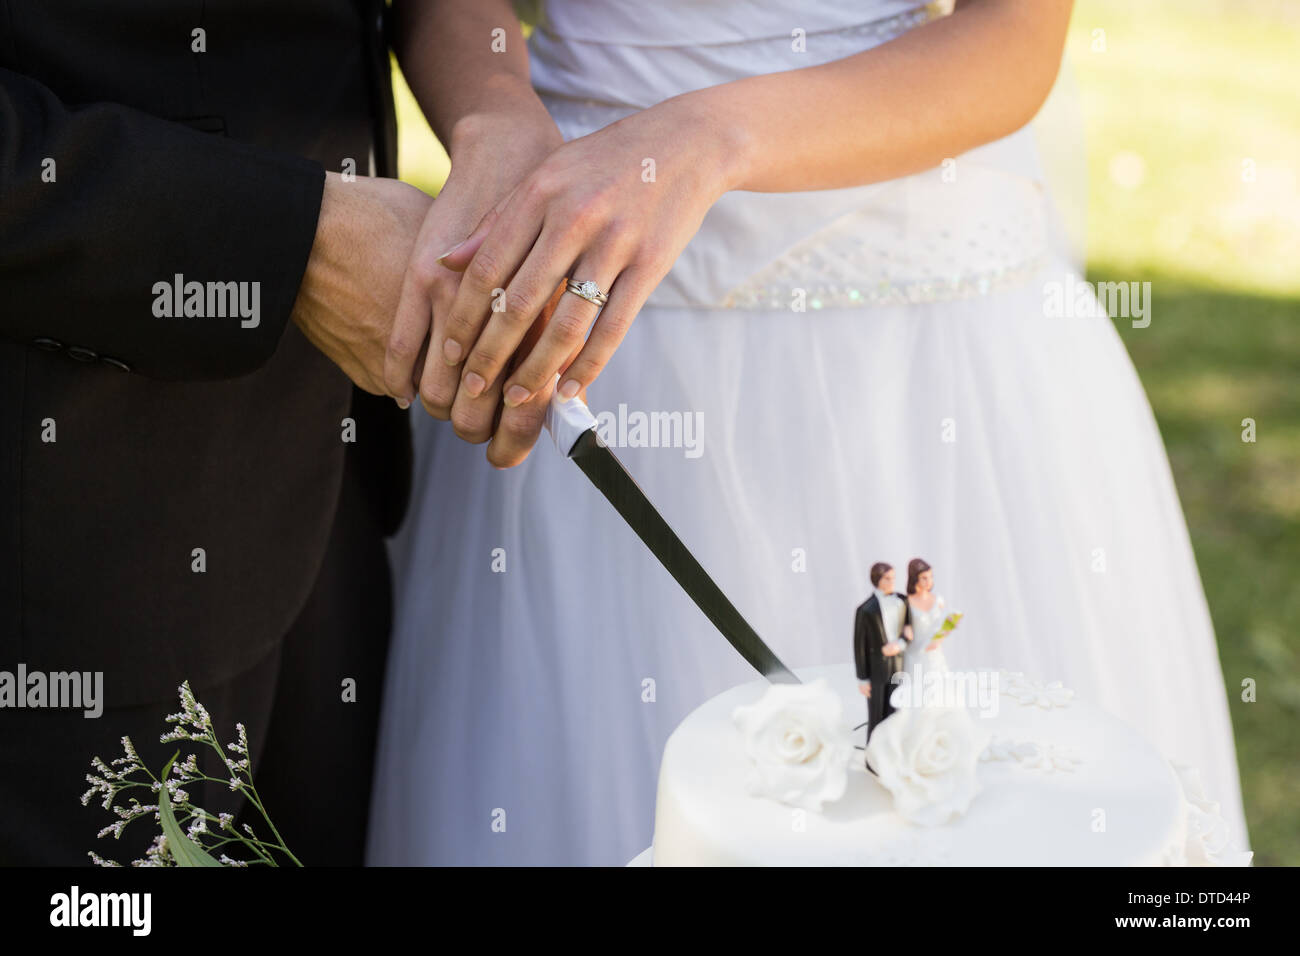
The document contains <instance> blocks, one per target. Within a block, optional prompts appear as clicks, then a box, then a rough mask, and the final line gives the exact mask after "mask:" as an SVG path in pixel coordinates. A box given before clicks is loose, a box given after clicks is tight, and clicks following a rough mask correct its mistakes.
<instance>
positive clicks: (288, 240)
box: [0, 69, 325, 379]
mask: <svg viewBox="0 0 1300 956" xmlns="http://www.w3.org/2000/svg"><path fill="white" fill-rule="evenodd" d="M49 160H52V161H53V165H52V167H51V164H50V163H49V162H48V161H49ZM51 169H52V172H53V181H52V182H47V181H45V179H47V178H49V170H51ZM43 174H44V176H43ZM324 176H325V174H324V170H323V168H322V167H321V166H320V165H319V164H318V163H315V162H311V161H309V160H306V159H302V158H299V157H296V156H291V155H286V154H280V153H275V152H272V151H268V150H265V149H261V148H257V147H253V146H249V145H245V144H242V143H238V142H235V141H234V140H231V139H227V138H225V137H224V136H220V135H215V134H212V133H201V132H197V131H195V130H192V129H189V128H188V127H186V126H184V125H182V124H179V123H172V122H168V121H166V120H161V119H158V118H156V117H153V116H150V115H149V114H147V113H143V112H141V111H139V110H135V109H131V108H129V107H125V106H119V105H115V104H109V103H104V104H94V105H89V106H82V107H77V108H71V107H68V106H65V105H64V104H63V103H61V102H60V101H59V99H58V98H57V97H56V96H55V95H54V94H53V93H52V92H51V91H50V90H49V89H47V88H46V87H44V86H42V85H41V84H40V83H37V82H35V81H34V80H32V79H30V78H29V77H26V76H23V75H21V74H18V73H14V72H12V71H10V70H5V69H0V337H3V338H5V339H8V340H11V341H15V342H20V343H28V344H30V343H32V342H33V341H34V340H37V339H52V340H55V342H57V343H60V344H62V345H65V346H68V347H71V346H77V347H80V348H82V349H88V350H90V351H91V352H93V353H97V354H98V355H100V356H102V357H112V358H115V359H117V360H118V361H120V362H123V363H125V364H126V365H128V366H130V367H131V368H132V369H133V370H135V371H138V372H141V373H143V374H145V375H149V376H152V377H155V378H164V379H208V378H230V377H234V376H237V375H241V374H244V373H247V372H250V371H252V370H254V369H256V368H257V367H259V366H260V365H262V364H263V363H264V362H266V361H267V359H269V358H270V356H271V354H272V353H273V352H274V351H275V348H276V344H277V343H278V342H279V339H280V335H281V333H282V332H283V330H284V325H285V322H286V321H287V320H288V317H289V314H290V312H291V311H292V308H293V303H294V299H295V298H296V297H297V294H298V285H299V284H300V282H301V281H302V275H303V272H304V270H305V268H306V264H307V258H308V256H309V254H310V252H311V246H312V242H313V240H314V238H315V234H316V220H317V217H318V215H319V213H320V202H321V193H322V190H323V188H324ZM178 273H179V274H182V275H183V276H184V277H185V281H187V282H189V281H198V282H203V283H208V282H214V283H215V282H222V283H225V282H248V283H252V282H257V283H259V284H260V285H259V287H258V292H259V299H260V310H259V316H258V322H257V325H256V326H255V327H248V328H245V327H243V326H242V324H241V320H240V318H239V317H238V316H235V317H233V318H231V317H227V318H216V317H189V318H184V317H182V318H166V317H158V316H155V314H154V300H155V294H154V285H155V283H158V282H167V283H169V284H170V283H172V282H173V277H174V276H175V275H176V274H178ZM249 288H250V289H251V286H249ZM250 322H251V320H250ZM45 345H46V347H55V346H53V345H52V344H51V343H48V342H47V343H45Z"/></svg>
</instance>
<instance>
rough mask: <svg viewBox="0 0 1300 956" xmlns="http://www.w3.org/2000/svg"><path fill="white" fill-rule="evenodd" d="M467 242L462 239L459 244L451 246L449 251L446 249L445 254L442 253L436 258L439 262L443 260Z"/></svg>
mask: <svg viewBox="0 0 1300 956" xmlns="http://www.w3.org/2000/svg"><path fill="white" fill-rule="evenodd" d="M467 241H468V240H466V239H462V240H461V241H460V242H458V243H456V244H455V245H454V246H452V247H451V248H450V249H448V250H447V251H446V252H444V253H443V254H442V255H440V256H439V257H438V261H439V262H441V261H442V260H443V259H446V258H447V257H448V256H449V255H451V254H452V253H453V252H455V251H456V250H457V249H459V248H460V247H461V246H463V245H465V243H466V242H467Z"/></svg>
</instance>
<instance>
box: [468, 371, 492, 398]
mask: <svg viewBox="0 0 1300 956" xmlns="http://www.w3.org/2000/svg"><path fill="white" fill-rule="evenodd" d="M486 386H487V382H485V381H483V376H482V375H479V374H478V373H477V372H466V373H465V391H466V392H468V393H469V397H470V398H478V397H479V396H480V395H482V394H483V389H484V388H485V387H486Z"/></svg>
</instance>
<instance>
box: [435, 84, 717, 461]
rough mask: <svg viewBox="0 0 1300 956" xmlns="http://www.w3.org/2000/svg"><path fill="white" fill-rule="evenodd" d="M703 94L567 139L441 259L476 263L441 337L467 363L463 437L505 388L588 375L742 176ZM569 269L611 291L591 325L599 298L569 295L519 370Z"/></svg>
mask: <svg viewBox="0 0 1300 956" xmlns="http://www.w3.org/2000/svg"><path fill="white" fill-rule="evenodd" d="M693 103H694V101H693V100H691V99H690V98H689V97H679V98H677V99H673V100H668V101H666V102H664V103H661V104H659V105H657V106H654V107H652V108H650V109H647V110H644V111H643V112H640V113H636V114H634V115H632V116H630V117H627V118H626V119H623V120H620V121H619V122H617V123H613V124H611V125H610V126H607V127H605V128H604V129H601V130H598V131H597V132H594V133H592V134H590V135H588V136H584V137H582V138H581V139H577V140H574V141H572V142H570V143H567V144H565V145H563V146H561V147H560V148H559V149H557V150H556V151H555V152H554V153H552V154H551V155H550V156H549V157H548V158H547V160H546V161H545V162H544V163H542V164H541V166H539V167H538V168H537V169H536V171H534V172H533V173H532V174H531V175H529V176H528V177H527V178H526V179H524V181H523V182H522V183H521V184H520V185H519V188H518V189H516V190H515V191H514V193H513V195H512V196H511V197H510V198H509V199H508V200H507V201H506V202H505V203H502V204H501V205H500V206H498V208H497V209H496V210H494V212H493V214H492V215H490V216H489V217H488V218H487V219H486V220H485V221H484V223H483V224H481V225H480V227H479V229H477V230H476V231H475V234H474V236H472V237H471V239H470V241H468V242H466V243H465V245H464V246H463V247H462V248H460V249H458V250H456V251H454V252H453V253H451V254H450V255H448V256H446V257H445V258H444V259H443V260H442V261H443V263H444V264H445V265H447V266H449V267H450V268H453V269H461V270H464V279H463V280H462V282H461V283H460V286H459V288H458V290H457V292H456V298H455V302H454V304H453V305H452V307H451V311H450V314H449V316H448V318H447V321H446V323H445V325H443V326H441V327H440V328H439V329H438V330H436V331H435V336H434V338H433V339H432V340H431V341H430V344H429V349H430V355H431V357H432V356H433V355H434V354H435V353H436V354H437V355H438V356H439V358H440V359H441V360H442V361H443V362H444V363H445V365H446V367H447V368H450V369H453V370H456V371H457V372H458V376H459V381H460V385H459V388H458V390H457V392H456V396H455V400H454V402H453V403H452V407H451V420H452V423H453V425H454V427H455V428H456V432H457V434H459V435H461V437H463V438H466V439H468V440H470V441H482V440H484V439H485V438H487V437H488V436H489V435H490V434H491V432H492V428H493V412H494V410H495V405H496V399H495V396H496V395H501V396H503V399H504V404H505V405H506V407H507V408H514V407H517V406H520V405H522V404H524V403H527V402H530V400H536V398H537V397H538V396H539V394H540V393H544V392H547V391H549V385H550V383H551V382H552V381H554V378H555V375H556V374H557V373H559V372H561V371H562V370H563V372H564V374H563V376H562V381H561V382H560V385H559V392H560V394H561V396H562V397H564V398H570V397H572V396H573V395H575V394H577V393H578V392H579V391H581V390H582V389H584V388H585V387H586V386H588V385H590V384H591V382H592V381H593V380H594V379H595V378H596V376H597V375H599V374H600V372H601V370H602V369H603V368H604V366H605V363H606V362H608V361H609V358H610V356H611V355H612V354H613V353H614V350H615V349H616V348H617V347H618V344H619V343H620V342H621V341H622V339H623V336H624V334H625V333H626V332H627V329H628V326H629V325H630V324H631V322H632V320H633V318H634V317H635V316H636V314H637V312H638V311H639V310H640V308H641V306H642V305H643V304H644V302H645V300H646V298H647V297H648V296H649V294H650V292H651V291H652V290H653V289H654V287H655V286H656V285H657V284H658V283H659V281H660V280H661V279H662V278H663V277H664V275H666V274H667V272H668V270H669V268H671V266H672V264H673V262H674V260H676V258H677V256H678V254H679V253H680V252H681V251H682V249H683V248H684V247H685V245H686V243H687V242H688V241H689V240H690V238H691V237H692V236H693V235H694V234H695V232H696V230H697V229H699V226H700V222H701V221H702V220H703V219H704V215H705V213H706V212H707V211H708V210H709V208H710V207H711V206H712V205H713V204H714V203H715V202H716V201H717V200H718V198H719V197H720V196H721V195H722V194H723V193H724V192H726V191H727V189H729V188H730V187H731V185H732V183H731V181H730V176H731V175H732V163H733V160H734V157H735V154H736V149H735V146H734V144H732V143H729V142H727V141H726V138H725V137H723V136H720V135H719V134H718V131H717V128H716V127H715V125H714V124H713V123H712V122H711V121H710V119H709V118H708V116H707V115H705V114H703V113H702V112H701V111H700V110H699V109H698V108H697V107H696V106H694V105H693ZM566 277H572V278H573V279H575V280H577V281H584V280H590V281H592V282H595V283H596V285H597V286H599V287H600V289H601V290H602V291H604V292H606V293H608V295H609V300H608V302H607V303H606V305H605V306H604V309H603V310H602V311H601V312H600V317H599V319H598V320H596V322H595V326H594V328H592V329H591V334H590V336H589V337H587V331H588V327H589V326H591V325H592V321H593V319H596V314H597V307H596V305H594V304H592V303H591V302H588V301H587V300H586V299H584V298H582V297H580V296H578V295H564V296H562V297H561V299H560V302H559V305H558V307H557V308H556V309H555V313H554V314H553V315H552V316H551V317H550V320H549V321H548V322H547V324H546V327H545V329H544V330H543V331H542V334H541V336H540V338H539V339H538V341H537V342H536V344H535V345H533V347H532V348H531V349H529V350H528V351H527V352H526V353H524V352H522V351H519V357H521V358H522V361H520V362H519V364H518V365H517V367H515V368H514V369H513V370H511V369H509V368H508V363H509V362H510V360H511V358H512V357H513V356H516V352H517V350H520V344H521V342H522V341H523V339H524V335H525V333H526V332H527V331H528V330H529V328H530V327H532V326H533V323H534V322H535V320H536V319H537V317H538V315H539V313H540V312H541V311H542V308H543V306H544V305H545V304H546V303H547V301H548V300H549V299H550V298H551V296H552V295H553V293H554V292H555V291H556V290H557V288H559V287H560V283H561V282H562V281H563V280H564V279H565V278H566ZM439 335H441V340H439ZM584 338H585V344H584ZM575 355H576V357H575ZM570 360H572V361H570ZM426 385H427V383H425V384H422V386H421V391H422V392H423V391H425V388H426ZM485 397H486V398H489V399H490V403H485V402H484V401H483V399H484V398H485Z"/></svg>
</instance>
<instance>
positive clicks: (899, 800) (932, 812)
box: [867, 707, 985, 826]
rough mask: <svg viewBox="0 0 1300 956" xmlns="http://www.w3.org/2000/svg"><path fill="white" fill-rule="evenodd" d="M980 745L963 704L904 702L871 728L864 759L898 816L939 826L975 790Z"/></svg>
mask: <svg viewBox="0 0 1300 956" xmlns="http://www.w3.org/2000/svg"><path fill="white" fill-rule="evenodd" d="M984 744H985V739H984V735H982V734H981V733H979V732H978V731H977V730H976V729H975V722H974V721H973V720H972V719H971V716H970V714H969V713H967V712H966V711H965V710H964V709H961V708H952V707H904V708H902V709H900V710H896V711H894V713H893V714H892V715H891V716H890V717H888V718H887V719H886V720H884V721H882V722H881V723H880V724H879V726H877V727H876V729H875V731H874V732H873V733H872V735H871V741H870V743H868V744H867V762H868V763H869V764H871V767H872V769H873V770H875V772H876V775H877V778H878V779H879V781H880V784H881V786H883V787H884V788H885V789H886V790H888V791H889V792H890V793H891V794H892V795H893V797H894V809H895V810H896V811H897V812H898V813H899V814H900V815H901V816H902V817H904V818H905V819H907V820H909V821H911V822H912V823H916V824H919V825H920V826H939V825H941V824H944V823H947V822H948V821H949V820H951V819H953V818H954V817H959V816H961V815H962V814H964V813H965V812H966V811H967V809H969V807H970V804H971V801H972V800H974V799H975V795H976V794H978V793H979V792H980V784H979V779H978V778H977V776H976V771H977V768H978V766H979V760H980V754H981V753H982V752H983V750H984Z"/></svg>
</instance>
